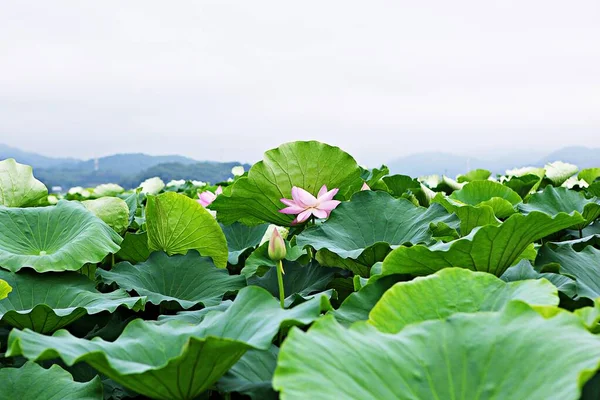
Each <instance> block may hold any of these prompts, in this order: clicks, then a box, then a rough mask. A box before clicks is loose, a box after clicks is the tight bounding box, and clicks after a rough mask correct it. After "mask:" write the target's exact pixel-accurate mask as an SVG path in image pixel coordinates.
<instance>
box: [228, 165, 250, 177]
mask: <svg viewBox="0 0 600 400" xmlns="http://www.w3.org/2000/svg"><path fill="white" fill-rule="evenodd" d="M244 172H246V171H245V170H244V166H243V165H238V166H236V167H233V168H231V174H232V175H233V176H242V175H244Z"/></svg>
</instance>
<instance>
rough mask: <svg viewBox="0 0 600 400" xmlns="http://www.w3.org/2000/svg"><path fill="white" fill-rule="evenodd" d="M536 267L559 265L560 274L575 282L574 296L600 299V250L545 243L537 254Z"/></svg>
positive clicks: (591, 247) (567, 244) (568, 244)
mask: <svg viewBox="0 0 600 400" xmlns="http://www.w3.org/2000/svg"><path fill="white" fill-rule="evenodd" d="M535 263H536V266H537V267H539V268H541V267H544V266H545V265H548V264H558V265H560V269H559V271H560V273H561V274H564V275H567V276H569V277H572V278H573V279H575V282H576V289H575V295H576V296H578V297H585V298H588V299H591V300H594V299H596V298H597V297H600V250H598V249H596V248H594V247H593V246H585V247H584V248H583V249H581V250H579V251H578V250H576V249H575V248H574V246H573V243H572V242H563V243H546V244H545V245H544V246H542V248H541V249H540V250H539V252H538V257H537V258H536V260H535Z"/></svg>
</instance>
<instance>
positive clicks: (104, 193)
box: [92, 183, 125, 197]
mask: <svg viewBox="0 0 600 400" xmlns="http://www.w3.org/2000/svg"><path fill="white" fill-rule="evenodd" d="M124 191H125V189H123V188H122V187H121V186H120V185H117V184H116V183H103V184H102V185H98V186H96V187H95V188H94V190H93V191H92V196H94V197H112V196H117V195H119V194H121V193H123V192H124Z"/></svg>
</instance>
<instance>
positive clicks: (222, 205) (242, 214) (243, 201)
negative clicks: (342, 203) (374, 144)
mask: <svg viewBox="0 0 600 400" xmlns="http://www.w3.org/2000/svg"><path fill="white" fill-rule="evenodd" d="M361 184H362V180H361V179H360V168H359V167H358V164H357V163H356V161H355V160H354V158H352V156H350V155H349V154H348V153H346V152H344V151H343V150H341V149H340V148H338V147H334V146H329V145H327V144H324V143H320V142H316V141H309V142H292V143H285V144H283V145H281V146H279V147H278V148H276V149H273V150H269V151H267V152H266V153H265V154H264V157H263V160H262V161H260V162H258V163H256V164H254V165H253V166H252V168H250V171H249V172H248V176H247V177H242V178H239V179H237V180H236V181H235V183H234V184H233V189H232V191H231V194H230V195H226V194H225V195H221V196H218V197H217V199H216V200H215V201H214V203H212V204H211V206H210V207H211V208H212V209H214V210H217V217H218V218H219V221H221V222H223V223H224V224H226V225H229V224H231V223H233V222H238V221H244V220H245V219H246V218H248V217H252V218H254V219H258V220H261V221H265V222H270V223H273V224H277V225H281V226H290V224H291V222H292V220H293V219H294V217H293V216H291V215H286V214H282V213H280V212H279V210H281V209H283V208H284V207H285V206H284V205H283V204H282V203H281V201H280V199H282V198H291V192H292V187H293V186H298V187H301V188H303V189H305V190H307V191H308V192H310V193H312V194H314V195H316V194H317V192H318V191H319V189H320V188H321V186H323V185H326V186H327V188H328V189H333V188H339V189H340V192H339V194H338V196H337V198H339V199H340V200H342V199H347V198H349V197H350V195H351V194H352V193H354V192H355V191H357V190H358V189H359V188H360V185H361Z"/></svg>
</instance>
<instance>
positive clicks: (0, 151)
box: [0, 143, 81, 168]
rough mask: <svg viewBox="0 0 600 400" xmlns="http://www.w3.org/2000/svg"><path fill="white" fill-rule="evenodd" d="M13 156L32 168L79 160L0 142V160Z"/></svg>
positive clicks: (66, 163)
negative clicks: (20, 148) (41, 153)
mask: <svg viewBox="0 0 600 400" xmlns="http://www.w3.org/2000/svg"><path fill="white" fill-rule="evenodd" d="M5 158H14V159H15V160H17V161H18V162H20V163H21V164H27V165H31V166H32V167H33V168H51V167H55V166H57V165H70V164H76V163H78V162H80V161H81V160H77V159H75V158H54V157H47V156H42V155H40V154H37V153H30V152H27V151H23V150H19V149H17V148H14V147H10V146H7V145H4V144H1V143H0V160H3V159H5Z"/></svg>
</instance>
